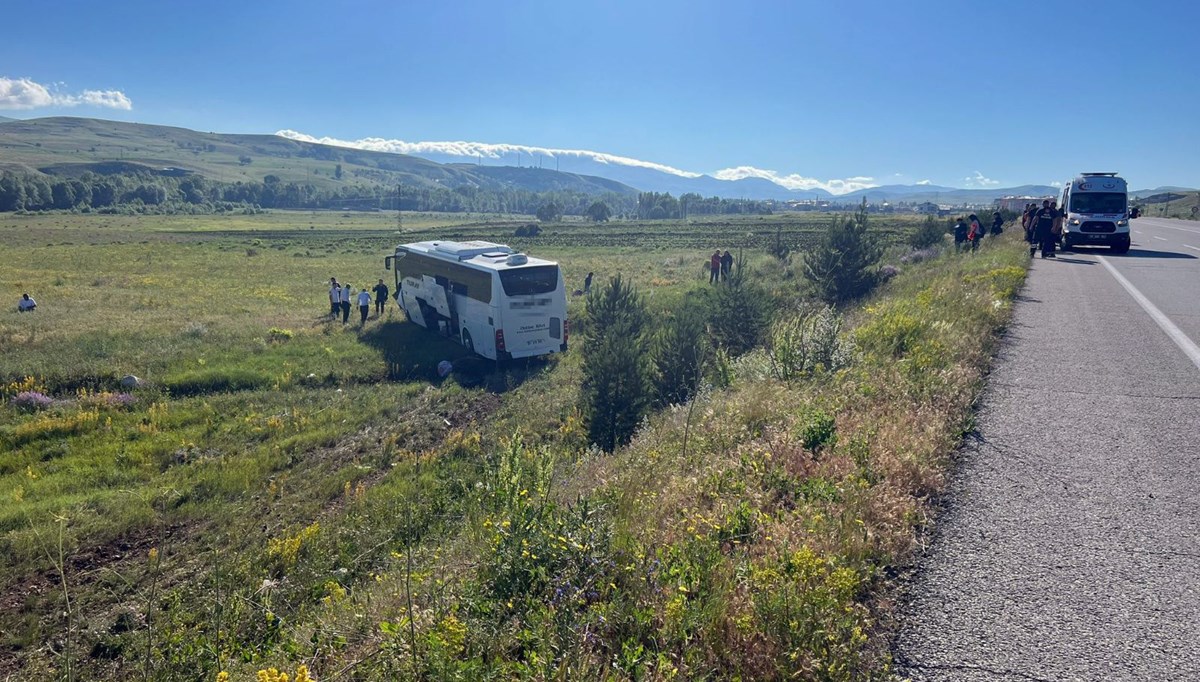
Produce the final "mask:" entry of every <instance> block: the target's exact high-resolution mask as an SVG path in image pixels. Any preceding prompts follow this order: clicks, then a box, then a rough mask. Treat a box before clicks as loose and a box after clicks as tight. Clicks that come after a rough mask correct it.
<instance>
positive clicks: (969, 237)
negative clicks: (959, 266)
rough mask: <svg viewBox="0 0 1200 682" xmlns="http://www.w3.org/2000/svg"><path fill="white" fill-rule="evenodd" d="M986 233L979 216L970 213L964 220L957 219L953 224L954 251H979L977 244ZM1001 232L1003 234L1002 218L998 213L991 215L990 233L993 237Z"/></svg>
mask: <svg viewBox="0 0 1200 682" xmlns="http://www.w3.org/2000/svg"><path fill="white" fill-rule="evenodd" d="M987 231H988V229H987V228H985V227H984V226H983V222H982V221H980V219H979V216H977V215H975V214H974V213H972V214H971V215H969V216H967V217H966V218H961V217H960V218H959V219H958V221H957V222H955V223H954V249H955V250H956V251H965V250H970V251H977V250H979V242H980V241H982V240H983V235H984V234H985V233H986V232H987ZM1001 232H1004V216H1002V215H1000V211H996V212H994V213H992V227H991V233H992V236H993V237H995V236H997V235H999V234H1000V233H1001Z"/></svg>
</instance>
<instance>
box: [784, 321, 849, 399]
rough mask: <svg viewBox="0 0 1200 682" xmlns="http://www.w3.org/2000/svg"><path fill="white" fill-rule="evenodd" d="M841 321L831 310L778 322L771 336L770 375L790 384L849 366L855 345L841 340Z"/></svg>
mask: <svg viewBox="0 0 1200 682" xmlns="http://www.w3.org/2000/svg"><path fill="white" fill-rule="evenodd" d="M841 330H842V317H841V315H838V314H837V312H836V311H834V309H833V308H830V307H829V306H825V307H822V308H820V309H818V310H815V311H810V312H807V313H802V314H800V315H795V316H792V317H789V318H787V319H784V320H781V321H779V322H778V323H777V324H776V325H775V326H774V328H773V329H772V332H771V343H770V348H769V353H768V357H769V358H770V361H771V373H772V374H773V375H774V376H775V378H777V379H781V380H783V381H791V380H793V379H798V378H801V377H804V376H808V375H810V374H812V373H813V372H820V371H827V372H836V371H837V370H839V369H842V368H843V367H847V366H849V364H850V363H851V361H852V360H853V358H854V344H853V343H852V342H850V341H848V340H845V339H843V338H842V337H841Z"/></svg>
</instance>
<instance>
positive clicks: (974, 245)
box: [967, 213, 983, 251]
mask: <svg viewBox="0 0 1200 682" xmlns="http://www.w3.org/2000/svg"><path fill="white" fill-rule="evenodd" d="M967 218H968V220H970V221H971V223H970V228H969V229H968V230H967V239H969V240H970V241H971V250H972V251H978V250H979V240H981V239H983V225H980V224H979V216H977V215H975V214H974V213H972V214H971V215H970V216H968V217H967Z"/></svg>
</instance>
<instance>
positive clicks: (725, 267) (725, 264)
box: [721, 249, 733, 281]
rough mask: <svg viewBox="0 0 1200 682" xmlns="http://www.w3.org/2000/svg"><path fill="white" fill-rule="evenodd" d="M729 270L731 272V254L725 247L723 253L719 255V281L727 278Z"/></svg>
mask: <svg viewBox="0 0 1200 682" xmlns="http://www.w3.org/2000/svg"><path fill="white" fill-rule="evenodd" d="M731 272H733V254H732V253H729V250H728V249H726V251H725V255H723V256H721V281H725V280H727V279H729V274H730V273H731Z"/></svg>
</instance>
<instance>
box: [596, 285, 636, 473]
mask: <svg viewBox="0 0 1200 682" xmlns="http://www.w3.org/2000/svg"><path fill="white" fill-rule="evenodd" d="M585 314H586V317H587V328H588V334H587V337H586V338H585V339H584V341H583V385H582V386H581V391H580V392H581V395H582V399H583V408H584V413H585V414H586V415H587V418H588V437H589V438H590V439H591V441H592V442H593V443H595V444H596V445H598V446H600V447H601V448H604V449H605V450H609V451H611V450H613V449H614V448H615V447H617V446H618V445H624V444H625V443H628V442H629V439H630V438H632V437H633V432H634V431H635V430H636V429H637V427H638V424H640V423H641V421H642V417H643V416H645V414H646V410H647V409H648V408H649V404H650V401H649V399H648V398H649V394H650V391H649V384H648V381H647V367H646V344H645V343H643V338H642V337H643V334H644V333H645V331H646V327H647V326H648V324H649V316H648V315H647V313H646V305H645V303H644V302H643V301H642V299H641V297H640V296H639V295H638V293H637V290H636V289H635V288H634V287H633V285H632V284H630V283H628V282H626V281H625V280H622V279H621V277H620V275H618V276H617V277H614V278H613V279H611V280H610V281H609V283H608V285H606V286H603V287H598V288H596V289H594V290H593V291H592V293H591V294H590V295H589V296H588V298H587V310H586V313H585Z"/></svg>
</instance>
